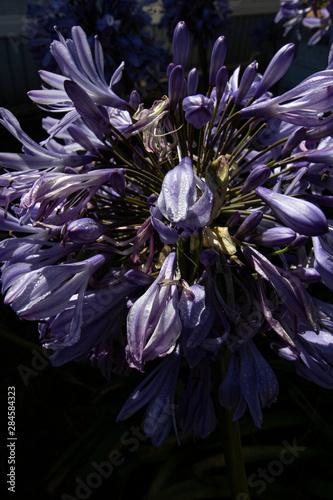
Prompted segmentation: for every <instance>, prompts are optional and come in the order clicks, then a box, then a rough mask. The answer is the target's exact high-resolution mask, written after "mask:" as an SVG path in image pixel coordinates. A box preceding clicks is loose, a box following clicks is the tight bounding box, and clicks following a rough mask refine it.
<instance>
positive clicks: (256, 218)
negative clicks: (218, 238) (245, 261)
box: [234, 210, 263, 241]
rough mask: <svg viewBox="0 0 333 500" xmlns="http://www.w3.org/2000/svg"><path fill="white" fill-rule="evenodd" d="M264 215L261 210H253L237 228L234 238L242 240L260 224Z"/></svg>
mask: <svg viewBox="0 0 333 500" xmlns="http://www.w3.org/2000/svg"><path fill="white" fill-rule="evenodd" d="M262 216H263V213H262V212H261V211H260V210H256V211H255V212H252V214H250V215H248V216H247V217H246V219H245V220H244V221H243V222H242V224H241V225H240V226H239V228H238V229H237V231H236V233H235V234H234V238H236V239H237V240H240V241H241V240H243V239H244V238H245V237H246V236H248V235H249V234H250V233H252V231H253V230H254V229H255V228H256V227H257V226H258V224H260V222H261V219H262Z"/></svg>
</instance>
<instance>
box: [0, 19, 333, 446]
mask: <svg viewBox="0 0 333 500" xmlns="http://www.w3.org/2000/svg"><path fill="white" fill-rule="evenodd" d="M173 47H174V52H175V54H174V61H173V62H171V63H170V65H169V67H168V70H167V75H168V83H169V85H168V89H169V90H168V95H163V96H162V95H161V96H160V99H158V100H155V101H153V100H152V101H150V104H149V105H147V106H146V105H145V103H144V102H141V99H140V96H139V94H138V92H136V91H135V90H134V91H133V92H132V93H131V94H130V96H129V97H127V98H126V97H124V96H120V95H118V92H116V90H115V88H116V87H115V84H116V83H117V82H119V80H120V79H121V77H122V72H123V69H124V66H123V64H121V65H120V66H119V67H118V68H117V69H116V70H115V72H114V74H113V75H112V77H111V83H110V85H108V84H107V83H106V80H105V78H104V75H103V71H102V64H101V61H102V47H101V44H100V42H99V41H98V40H97V39H96V41H95V51H94V55H92V53H91V50H90V46H89V43H88V40H87V36H86V35H85V33H84V31H83V30H82V29H81V28H80V27H78V26H76V27H74V28H73V29H72V39H69V40H67V41H65V40H64V38H63V37H62V35H60V34H59V41H58V42H53V44H52V47H51V52H52V54H53V55H54V57H55V58H56V60H57V63H58V66H59V68H61V72H62V74H58V73H51V72H46V71H43V72H41V77H42V79H43V80H44V82H45V83H46V84H47V87H46V86H45V87H43V88H42V89H41V90H36V91H32V92H30V93H29V97H30V98H31V99H32V100H33V101H35V102H36V104H38V105H40V106H41V107H43V109H45V108H47V109H49V111H50V113H51V114H52V113H54V112H59V111H61V112H62V113H63V116H62V118H60V119H59V118H55V117H54V116H49V117H48V118H46V119H45V121H44V128H45V129H46V130H47V131H48V133H49V137H48V139H47V140H45V141H43V143H41V144H36V143H35V142H34V141H33V140H32V139H30V137H29V136H28V135H27V134H25V133H24V132H23V131H22V130H21V128H20V125H19V123H18V122H17V120H16V119H15V118H14V117H13V115H12V114H11V113H10V112H8V111H7V110H1V120H0V121H1V123H2V124H3V125H4V126H5V127H6V128H7V129H8V130H9V131H11V132H12V134H13V135H14V136H15V137H16V138H17V139H18V140H19V141H21V143H22V146H23V150H22V153H21V154H12V153H1V154H0V163H1V166H2V168H3V173H2V175H1V176H0V204H1V207H2V208H1V209H0V229H1V231H2V234H5V236H6V237H5V238H4V239H3V240H2V241H1V243H0V261H1V262H2V263H3V264H2V268H1V276H2V293H3V294H4V300H5V302H6V303H7V304H10V305H11V306H12V307H13V309H14V310H15V312H16V313H17V314H18V315H19V316H21V317H22V318H25V319H28V320H33V321H38V322H39V330H40V338H41V342H42V344H43V346H44V347H46V348H47V349H52V350H53V351H54V353H53V355H52V356H51V358H50V359H51V362H52V363H53V364H54V366H59V365H61V364H63V363H66V362H68V361H71V360H75V359H80V360H82V359H86V360H90V361H91V362H92V363H94V364H97V365H98V366H99V367H100V368H101V370H102V373H103V374H104V375H105V376H106V378H107V379H108V380H109V379H110V378H111V377H113V376H114V374H118V375H128V374H130V373H131V372H133V371H135V372H136V373H137V374H138V375H140V376H142V378H143V380H142V381H141V383H140V384H139V386H138V388H137V389H136V390H135V391H134V392H133V393H132V394H131V395H130V396H129V398H128V399H127V401H126V402H125V404H124V407H123V409H122V410H121V412H120V415H119V420H123V419H126V418H128V417H130V416H131V415H132V414H133V413H135V412H136V411H137V410H140V409H141V408H143V407H145V406H147V409H146V414H145V424H144V430H145V433H146V435H147V436H148V437H150V438H151V439H152V442H153V443H154V444H155V445H160V444H161V443H162V442H163V440H164V439H166V438H167V436H168V434H169V432H170V430H171V429H172V427H173V428H174V429H175V431H176V433H177V435H178V433H179V434H180V436H186V435H188V434H189V433H191V432H192V433H193V434H194V436H195V437H201V438H204V437H206V436H208V435H209V434H210V433H211V432H213V430H214V428H215V424H216V415H215V408H216V404H221V405H222V406H223V407H224V408H227V409H230V410H233V411H234V415H233V418H234V419H235V420H236V419H238V418H240V417H241V416H242V415H243V414H244V413H245V412H246V411H249V412H250V414H251V415H252V417H253V419H254V422H255V424H256V425H257V426H259V427H260V426H261V424H262V421H263V418H264V417H263V411H262V410H263V408H265V407H268V406H270V405H271V404H272V403H274V401H275V400H276V398H277V394H278V381H277V378H276V376H275V374H274V373H273V370H272V368H271V367H270V365H269V361H266V359H264V357H263V356H262V354H261V353H260V351H259V348H260V343H262V342H265V341H266V342H268V344H269V346H270V347H271V348H272V356H273V357H275V356H280V357H281V358H282V359H284V360H285V361H286V362H289V363H293V364H294V365H295V368H296V371H297V373H299V374H300V375H301V376H303V377H305V378H307V379H309V380H312V381H313V382H315V383H317V384H319V385H321V386H323V387H326V388H332V387H333V376H332V372H333V370H332V359H333V358H332V353H331V348H332V345H333V327H332V324H333V309H332V306H330V305H329V304H327V303H325V302H323V301H322V300H320V299H319V297H316V288H314V284H318V283H320V286H321V287H326V290H327V291H328V292H329V291H330V290H333V273H332V266H331V261H332V253H333V240H332V231H333V229H332V228H333V225H332V220H330V219H328V218H327V217H326V215H325V209H326V207H332V205H333V202H332V199H333V192H332V191H333V180H332V167H331V165H332V163H333V161H332V158H333V140H332V138H331V134H332V130H333V127H332V123H333V120H332V116H331V111H330V110H331V109H332V104H333V70H331V69H326V70H324V71H321V72H318V73H316V74H315V75H312V76H310V77H308V78H307V79H306V80H304V81H303V82H301V83H300V84H299V85H297V86H296V87H295V88H294V89H291V90H290V91H288V92H286V93H285V94H283V95H281V96H277V97H274V96H273V95H272V94H271V93H270V92H269V91H270V88H271V86H272V85H274V84H275V83H276V81H277V79H278V78H281V77H282V76H283V74H284V73H285V72H286V71H287V69H288V68H289V66H290V64H291V60H292V57H293V46H292V44H287V45H286V46H285V47H283V48H282V49H280V50H279V51H278V53H277V54H276V55H275V56H274V58H273V59H272V62H271V64H270V65H268V68H267V70H266V72H264V74H263V75H262V74H261V73H260V68H259V67H258V64H257V62H256V61H254V62H253V63H251V64H249V65H248V67H247V68H246V69H245V70H244V72H243V74H242V76H241V77H240V68H237V69H236V70H235V71H234V72H233V73H232V74H231V75H230V77H229V74H228V70H227V68H226V67H225V66H224V61H225V54H226V39H225V38H224V37H223V36H219V37H218V39H217V41H216V43H215V44H214V46H213V51H212V56H211V62H210V72H209V85H208V88H207V91H206V92H205V93H198V88H199V71H198V68H195V67H194V68H189V70H188V71H187V68H186V62H187V56H188V51H189V49H190V37H189V33H188V31H187V27H186V24H185V23H184V22H181V23H180V24H179V25H178V26H177V27H176V29H175V34H174V44H173ZM49 87H51V88H49ZM221 362H222V363H223V365H224V366H226V375H225V377H224V378H223V377H222V375H221V378H220V380H218V385H217V386H216V383H214V384H212V376H213V374H214V375H216V369H215V367H216V366H220V364H221ZM227 365H228V366H227ZM182 377H183V378H184V382H183V381H182V382H183V383H181V384H179V387H180V388H183V392H181V390H178V382H179V380H180V379H181V378H182ZM213 387H219V391H218V392H219V394H214V393H213V392H212V388H213Z"/></svg>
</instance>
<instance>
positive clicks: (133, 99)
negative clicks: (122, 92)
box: [129, 90, 140, 109]
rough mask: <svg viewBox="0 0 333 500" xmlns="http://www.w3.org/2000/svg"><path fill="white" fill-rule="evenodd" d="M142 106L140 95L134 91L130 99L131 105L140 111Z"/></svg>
mask: <svg viewBox="0 0 333 500" xmlns="http://www.w3.org/2000/svg"><path fill="white" fill-rule="evenodd" d="M139 104H140V95H139V92H138V91H137V90H132V92H131V95H130V98H129V105H130V106H132V108H134V109H138V107H139Z"/></svg>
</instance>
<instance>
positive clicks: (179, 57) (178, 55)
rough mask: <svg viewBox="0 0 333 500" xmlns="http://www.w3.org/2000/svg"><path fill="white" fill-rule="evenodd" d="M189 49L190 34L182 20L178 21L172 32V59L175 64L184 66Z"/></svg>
mask: <svg viewBox="0 0 333 500" xmlns="http://www.w3.org/2000/svg"><path fill="white" fill-rule="evenodd" d="M189 49H190V35H189V32H188V29H187V26H186V24H185V22H184V21H180V22H179V23H178V24H177V26H176V27H175V30H174V32H173V60H174V63H175V65H176V66H177V65H181V66H183V68H185V65H186V61H187V56H188V52H189Z"/></svg>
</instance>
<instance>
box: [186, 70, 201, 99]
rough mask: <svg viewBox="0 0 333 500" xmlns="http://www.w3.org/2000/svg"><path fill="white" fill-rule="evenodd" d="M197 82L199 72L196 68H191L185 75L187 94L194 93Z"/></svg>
mask: <svg viewBox="0 0 333 500" xmlns="http://www.w3.org/2000/svg"><path fill="white" fill-rule="evenodd" d="M198 84H199V73H198V70H197V68H192V69H191V71H190V72H189V74H188V75H187V95H194V94H196V92H197V89H198Z"/></svg>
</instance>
